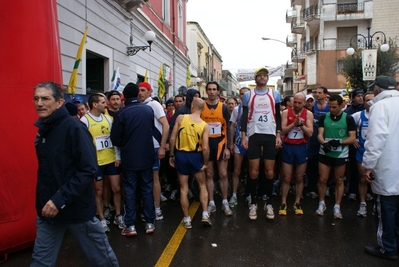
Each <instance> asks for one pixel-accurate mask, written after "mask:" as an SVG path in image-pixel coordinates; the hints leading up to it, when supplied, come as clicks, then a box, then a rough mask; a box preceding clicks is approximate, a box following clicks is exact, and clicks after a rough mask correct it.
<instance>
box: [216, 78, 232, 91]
mask: <svg viewBox="0 0 399 267" xmlns="http://www.w3.org/2000/svg"><path fill="white" fill-rule="evenodd" d="M218 83H219V85H220V91H227V90H228V89H229V85H228V83H227V82H226V81H224V80H219V81H218Z"/></svg>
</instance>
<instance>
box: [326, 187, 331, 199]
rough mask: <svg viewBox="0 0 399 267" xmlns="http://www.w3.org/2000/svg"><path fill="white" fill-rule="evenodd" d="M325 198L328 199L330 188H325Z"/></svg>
mask: <svg viewBox="0 0 399 267" xmlns="http://www.w3.org/2000/svg"><path fill="white" fill-rule="evenodd" d="M326 197H330V188H329V187H327V188H326Z"/></svg>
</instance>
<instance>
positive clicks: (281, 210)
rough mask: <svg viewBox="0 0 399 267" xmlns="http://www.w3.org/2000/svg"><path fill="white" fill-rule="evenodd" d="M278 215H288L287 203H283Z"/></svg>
mask: <svg viewBox="0 0 399 267" xmlns="http://www.w3.org/2000/svg"><path fill="white" fill-rule="evenodd" d="M278 214H279V215H281V216H285V215H287V205H285V203H281V205H280V209H279V210H278Z"/></svg>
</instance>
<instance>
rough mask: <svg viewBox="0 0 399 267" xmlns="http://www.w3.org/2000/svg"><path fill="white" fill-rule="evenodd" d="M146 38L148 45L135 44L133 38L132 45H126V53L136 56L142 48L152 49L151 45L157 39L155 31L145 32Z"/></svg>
mask: <svg viewBox="0 0 399 267" xmlns="http://www.w3.org/2000/svg"><path fill="white" fill-rule="evenodd" d="M144 39H145V40H146V41H147V43H148V45H143V46H133V43H132V40H131V42H130V45H129V46H127V47H126V54H127V55H128V56H134V55H135V54H137V52H139V51H140V50H143V51H144V50H146V49H147V48H150V51H151V45H152V43H153V42H154V41H155V39H156V35H155V33H154V32H153V31H147V32H146V33H145V34H144Z"/></svg>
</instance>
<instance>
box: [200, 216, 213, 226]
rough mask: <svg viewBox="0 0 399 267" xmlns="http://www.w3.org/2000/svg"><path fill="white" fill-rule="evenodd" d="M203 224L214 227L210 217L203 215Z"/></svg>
mask: <svg viewBox="0 0 399 267" xmlns="http://www.w3.org/2000/svg"><path fill="white" fill-rule="evenodd" d="M201 223H202V224H203V225H212V222H211V219H210V218H209V215H205V214H204V215H202V219H201Z"/></svg>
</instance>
